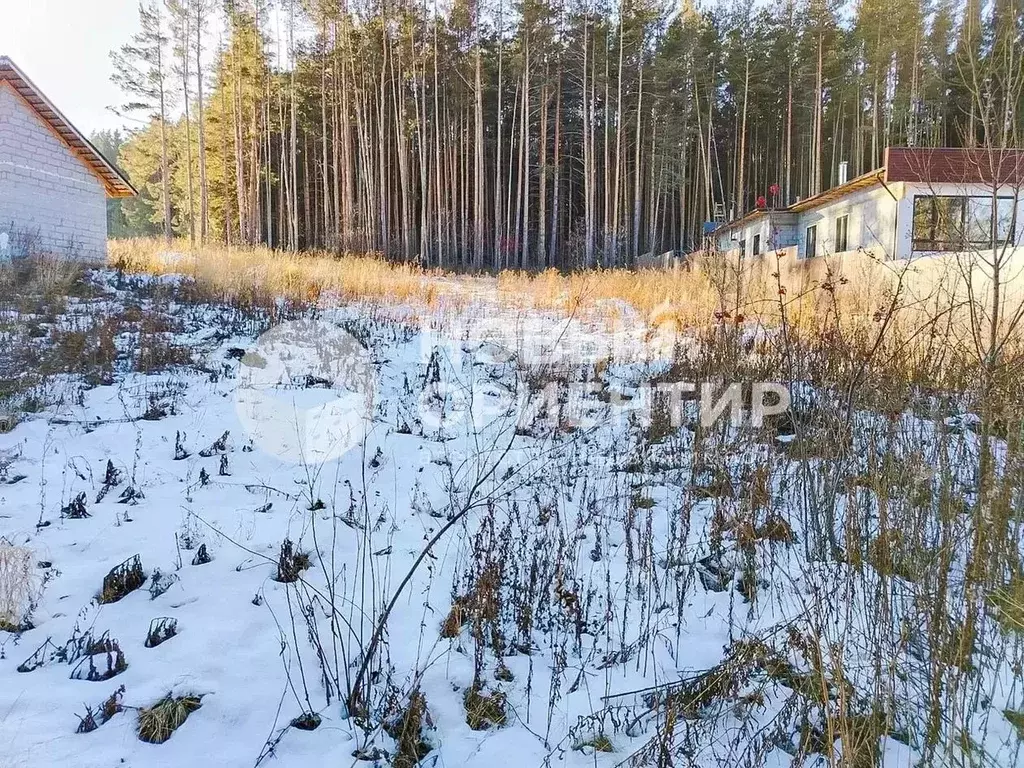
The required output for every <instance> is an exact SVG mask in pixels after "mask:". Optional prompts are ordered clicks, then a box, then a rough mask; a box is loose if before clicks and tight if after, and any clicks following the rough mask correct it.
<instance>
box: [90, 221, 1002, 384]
mask: <svg viewBox="0 0 1024 768" xmlns="http://www.w3.org/2000/svg"><path fill="white" fill-rule="evenodd" d="M109 251H110V255H109V262H110V264H111V266H113V267H115V268H117V269H118V270H121V271H124V272H129V273H148V274H156V275H160V274H184V275H186V276H189V277H192V278H194V279H195V282H196V287H197V288H198V292H199V293H200V294H201V295H205V296H207V297H208V298H209V299H210V300H217V301H225V300H226V301H231V302H234V303H236V304H242V305H252V304H259V305H263V306H267V305H270V306H273V302H274V300H275V299H277V298H284V299H288V300H290V301H292V302H295V303H297V304H299V305H306V304H316V303H321V302H324V303H332V302H333V303H336V302H345V301H359V300H367V301H372V302H374V303H376V304H380V305H384V306H387V305H402V306H403V307H405V308H407V310H408V311H411V312H413V313H416V312H418V311H422V310H430V311H436V310H438V308H442V309H449V310H458V309H459V308H461V307H464V306H466V305H468V304H471V303H476V302H479V303H483V304H485V305H486V304H497V305H500V306H502V307H508V308H514V309H523V310H546V311H552V312H555V313H559V314H564V315H568V316H573V317H577V318H580V319H584V318H585V319H588V320H599V321H602V322H609V323H617V322H619V321H620V320H622V319H623V318H625V317H626V316H630V319H631V321H632V322H635V321H639V322H641V323H642V324H643V325H644V327H646V328H647V329H648V333H650V334H652V335H653V334H658V335H659V337H661V338H672V336H671V335H666V334H674V333H678V332H680V331H687V330H692V329H699V330H716V331H717V330H721V329H722V328H728V327H737V326H743V327H745V328H749V327H751V325H752V324H753V325H760V326H763V327H769V328H776V329H777V328H781V327H785V328H786V329H787V332H788V333H789V334H790V335H791V338H790V341H793V340H794V339H802V340H805V341H807V342H808V343H810V344H825V345H827V346H829V347H830V348H832V349H833V350H834V351H839V352H846V353H848V354H849V355H850V356H851V357H857V356H858V355H861V354H862V353H863V352H864V351H865V350H873V352H872V353H873V354H874V353H879V354H883V355H885V356H887V357H889V358H891V359H893V360H894V361H897V362H899V363H900V364H901V366H902V367H903V368H904V370H905V371H907V372H908V374H907V375H911V376H920V375H922V374H921V372H924V375H928V376H931V375H933V373H934V369H935V368H936V367H937V366H950V365H956V364H957V360H956V359H955V358H956V357H957V355H961V356H963V355H967V356H970V355H974V354H976V353H977V350H976V349H974V348H973V347H974V341H975V340H974V339H973V338H972V336H971V332H970V327H971V322H970V314H969V311H968V310H967V309H966V308H965V307H964V305H963V302H962V301H960V300H959V299H957V297H956V296H955V295H954V293H953V292H951V290H950V285H951V283H953V282H955V281H956V275H953V274H949V271H950V268H949V267H948V266H946V267H944V266H942V262H939V261H934V262H932V261H927V260H925V261H923V262H921V263H919V264H915V265H913V266H908V265H907V264H906V263H905V262H892V261H885V260H883V259H880V258H878V257H876V256H875V255H872V254H868V253H863V254H847V255H845V256H844V257H843V258H842V259H834V258H832V257H823V258H820V259H815V260H813V261H810V262H808V261H804V260H798V259H795V258H793V257H792V255H791V254H784V253H782V252H780V253H779V254H777V255H772V254H769V255H766V256H764V257H762V258H759V259H744V260H740V261H736V260H729V259H728V258H726V257H722V256H701V257H695V258H693V259H692V260H691V261H690V263H689V266H687V267H685V268H678V269H675V270H660V269H641V270H628V269H609V270H591V271H585V272H576V273H572V274H562V273H559V272H557V271H555V270H548V271H546V272H541V273H539V274H537V273H527V272H502V273H501V274H499V275H498V276H497V277H489V276H473V275H456V274H453V273H447V272H443V271H440V270H424V269H421V268H420V267H418V266H416V265H414V264H407V263H395V262H389V261H387V260H385V259H383V258H381V257H378V256H373V255H355V254H342V255H334V254H329V253H323V252H318V253H302V254H292V253H284V252H280V251H274V250H271V249H268V248H264V247H255V248H227V247H224V246H217V245H211V246H207V247H204V248H200V249H190V248H189V246H188V244H187V243H181V242H179V243H175V244H172V245H171V246H170V247H168V246H167V245H166V244H165V243H164V242H163V241H160V240H122V241H113V242H111V243H110V248H109ZM954 271H955V270H954ZM976 298H978V299H980V300H982V301H983V298H982V297H981V296H978V297H976ZM1003 314H1004V317H1005V316H1006V314H1007V313H1006V311H1005V310H1004V313H1003ZM978 317H984V312H982V314H981V315H976V316H975V320H977V319H978ZM783 321H784V322H783ZM883 336H884V340H885V343H884V344H883V345H881V346H880V347H879V348H878V349H874V347H875V341H876V339H877V338H879V337H883ZM826 337H827V338H826Z"/></svg>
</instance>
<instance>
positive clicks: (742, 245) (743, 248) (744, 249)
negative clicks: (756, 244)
mask: <svg viewBox="0 0 1024 768" xmlns="http://www.w3.org/2000/svg"><path fill="white" fill-rule="evenodd" d="M738 248H739V249H740V256H746V255H747V238H745V237H743V238H740V240H739V245H738Z"/></svg>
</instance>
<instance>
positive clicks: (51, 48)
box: [0, 0, 138, 136]
mask: <svg viewBox="0 0 1024 768" xmlns="http://www.w3.org/2000/svg"><path fill="white" fill-rule="evenodd" d="M0 9H2V10H0V56H10V57H11V58H12V59H13V60H14V63H15V64H17V65H18V66H19V67H20V68H21V70H22V71H23V72H24V73H25V74H26V75H28V77H29V79H31V80H32V82H34V83H35V84H36V85H37V86H38V87H39V88H40V89H41V90H42V91H43V93H45V94H46V95H47V96H48V97H49V98H50V101H52V102H53V103H54V105H55V106H56V107H57V109H59V110H60V111H61V112H63V113H64V115H65V116H66V117H67V118H68V119H69V120H70V121H71V122H72V123H73V124H74V125H75V127H76V128H78V130H79V131H81V132H82V133H84V134H85V135H86V136H88V135H89V134H91V133H92V132H93V131H96V130H99V129H101V128H117V127H120V126H124V125H126V124H130V123H129V122H128V121H126V120H125V119H124V118H121V117H118V116H117V115H115V114H113V113H112V112H110V111H109V110H108V109H107V107H108V106H111V105H117V104H119V103H121V102H122V101H123V98H124V97H123V96H122V95H121V94H120V92H119V90H118V88H117V87H116V86H115V85H114V84H113V83H111V82H110V75H111V72H112V71H113V69H112V67H111V63H110V51H111V50H113V49H115V48H119V47H120V46H121V45H123V44H124V43H126V42H128V40H129V38H131V36H132V35H133V34H134V33H135V32H136V31H137V30H138V0H0Z"/></svg>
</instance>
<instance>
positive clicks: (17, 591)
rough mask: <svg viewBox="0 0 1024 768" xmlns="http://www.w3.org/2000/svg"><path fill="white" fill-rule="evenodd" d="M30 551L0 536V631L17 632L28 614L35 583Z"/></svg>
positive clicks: (35, 589)
mask: <svg viewBox="0 0 1024 768" xmlns="http://www.w3.org/2000/svg"><path fill="white" fill-rule="evenodd" d="M33 566H34V559H33V554H32V550H30V549H29V548H28V547H18V546H15V545H14V544H11V543H10V542H9V541H7V540H6V539H4V538H0V631H17V630H18V628H20V627H21V626H22V625H23V623H24V622H25V620H26V619H27V617H28V613H29V611H30V610H31V608H32V603H33V601H34V600H35V599H36V597H37V593H38V589H39V585H38V580H37V579H36V575H35V569H34V567H33Z"/></svg>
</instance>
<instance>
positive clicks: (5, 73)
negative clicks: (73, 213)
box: [0, 56, 138, 197]
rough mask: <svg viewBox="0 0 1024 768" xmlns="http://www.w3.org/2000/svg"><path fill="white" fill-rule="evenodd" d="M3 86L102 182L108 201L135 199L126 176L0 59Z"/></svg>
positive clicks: (8, 62) (15, 68)
mask: <svg viewBox="0 0 1024 768" xmlns="http://www.w3.org/2000/svg"><path fill="white" fill-rule="evenodd" d="M4 83H6V84H7V85H9V86H10V87H11V88H13V89H14V92H15V93H17V94H18V95H19V96H20V97H21V98H22V99H23V100H24V102H25V103H26V104H27V105H28V106H29V107H30V108H31V109H32V110H33V111H34V112H35V113H36V114H37V115H39V117H40V118H41V119H42V120H43V122H45V123H46V124H47V125H48V126H49V127H50V129H51V130H52V131H53V132H54V134H56V135H57V136H58V137H59V138H60V139H61V141H63V142H64V143H65V144H66V145H67V146H68V148H69V149H70V150H71V151H72V152H73V153H74V154H75V155H76V156H78V157H79V158H80V159H81V160H82V162H83V163H85V165H86V166H87V167H88V168H89V170H91V171H92V172H93V173H94V174H95V175H96V176H97V177H98V178H99V180H100V181H101V182H103V186H104V188H105V189H106V190H107V195H108V196H109V197H134V196H135V195H136V194H138V193H137V192H136V191H135V187H133V186H132V185H131V183H130V182H129V181H128V179H126V178H125V177H124V174H122V173H121V172H120V171H119V170H118V169H117V168H116V167H115V166H114V165H113V164H111V163H110V162H108V161H107V159H106V158H105V157H103V155H102V154H101V153H100V151H99V150H98V149H96V147H94V146H93V145H92V144H91V143H89V140H88V139H86V138H85V137H84V136H83V135H82V134H81V133H79V132H78V130H77V129H76V128H75V127H74V126H73V125H72V124H71V123H70V122H69V121H68V119H67V118H66V117H64V115H62V114H61V113H60V111H59V110H58V109H57V108H56V107H55V106H53V104H52V103H51V102H50V100H49V99H48V98H46V96H45V95H44V94H43V92H42V91H40V90H39V88H37V87H36V85H35V84H34V83H33V82H32V81H31V80H29V79H28V77H27V76H26V75H25V73H24V72H22V71H21V70H20V69H18V66H17V65H16V64H15V63H14V62H13V61H11V60H10V59H9V58H7V57H6V56H0V87H2V86H3V84H4Z"/></svg>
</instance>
